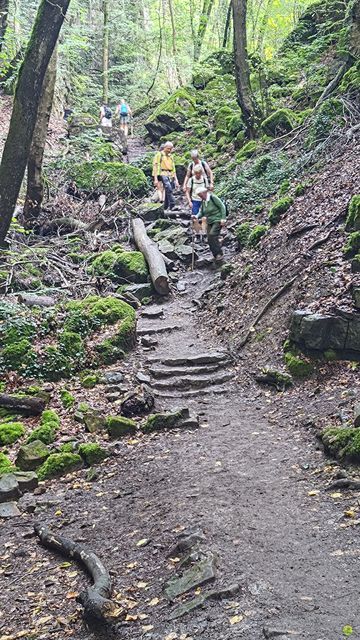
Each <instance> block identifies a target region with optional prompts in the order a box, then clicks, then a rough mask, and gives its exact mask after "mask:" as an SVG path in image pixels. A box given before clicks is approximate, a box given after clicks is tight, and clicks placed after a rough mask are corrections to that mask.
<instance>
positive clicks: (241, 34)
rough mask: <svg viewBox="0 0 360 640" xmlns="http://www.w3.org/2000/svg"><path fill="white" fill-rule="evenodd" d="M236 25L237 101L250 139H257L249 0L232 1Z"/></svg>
mask: <svg viewBox="0 0 360 640" xmlns="http://www.w3.org/2000/svg"><path fill="white" fill-rule="evenodd" d="M232 7H233V23H234V56H235V79H236V89H237V100H238V103H239V107H240V109H241V111H242V113H243V118H244V122H245V127H246V134H247V136H248V138H250V139H253V138H254V137H255V109H254V103H253V98H252V92H251V85H250V68H249V60H248V52H247V33H246V12H247V0H232Z"/></svg>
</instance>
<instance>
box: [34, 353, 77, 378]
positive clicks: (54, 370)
mask: <svg viewBox="0 0 360 640" xmlns="http://www.w3.org/2000/svg"><path fill="white" fill-rule="evenodd" d="M74 371H75V363H74V362H73V361H72V360H71V359H69V358H68V357H67V356H66V355H64V353H63V352H62V351H61V350H60V349H59V348H58V347H53V346H50V347H45V349H44V351H43V352H42V354H41V358H40V369H39V373H40V375H41V377H42V378H43V379H44V380H50V381H51V382H57V381H58V380H61V378H69V377H70V375H71V374H72V373H73V372H74Z"/></svg>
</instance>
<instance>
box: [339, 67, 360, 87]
mask: <svg viewBox="0 0 360 640" xmlns="http://www.w3.org/2000/svg"><path fill="white" fill-rule="evenodd" d="M339 90H340V93H348V92H360V60H359V61H358V62H356V63H355V64H353V66H352V67H350V69H349V70H348V71H347V72H346V73H345V75H344V77H343V79H342V81H341V83H340V87H339Z"/></svg>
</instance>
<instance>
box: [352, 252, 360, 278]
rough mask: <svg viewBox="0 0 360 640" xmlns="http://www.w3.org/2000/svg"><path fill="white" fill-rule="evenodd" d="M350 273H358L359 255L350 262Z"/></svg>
mask: <svg viewBox="0 0 360 640" xmlns="http://www.w3.org/2000/svg"><path fill="white" fill-rule="evenodd" d="M351 271H352V272H353V273H360V253H358V254H357V255H356V256H355V257H354V258H353V259H352V260H351Z"/></svg>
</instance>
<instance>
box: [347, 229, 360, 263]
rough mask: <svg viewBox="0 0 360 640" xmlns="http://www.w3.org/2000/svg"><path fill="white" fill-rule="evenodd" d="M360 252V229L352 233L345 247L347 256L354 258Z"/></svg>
mask: <svg viewBox="0 0 360 640" xmlns="http://www.w3.org/2000/svg"><path fill="white" fill-rule="evenodd" d="M358 253H360V231H354V232H353V233H350V235H349V237H348V239H347V242H346V244H345V247H344V256H345V258H353V257H354V256H356V255H357V254H358Z"/></svg>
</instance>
